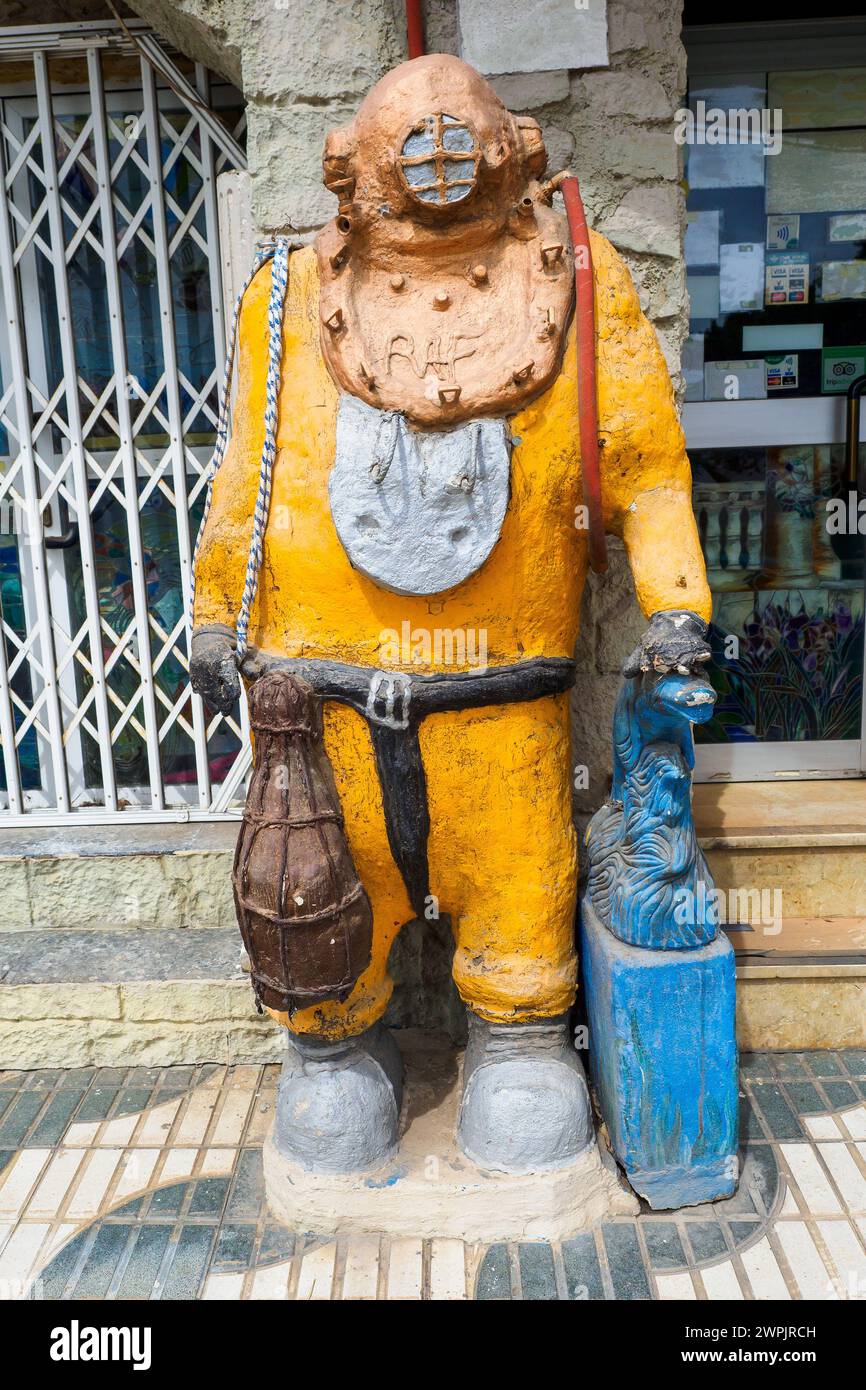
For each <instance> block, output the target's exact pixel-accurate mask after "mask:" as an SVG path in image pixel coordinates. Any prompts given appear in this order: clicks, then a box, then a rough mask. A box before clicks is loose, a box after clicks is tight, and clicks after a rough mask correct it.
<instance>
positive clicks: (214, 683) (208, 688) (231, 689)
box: [189, 623, 241, 714]
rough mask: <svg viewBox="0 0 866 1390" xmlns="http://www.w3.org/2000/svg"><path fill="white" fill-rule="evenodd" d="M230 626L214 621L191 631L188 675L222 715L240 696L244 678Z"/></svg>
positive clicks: (202, 694)
mask: <svg viewBox="0 0 866 1390" xmlns="http://www.w3.org/2000/svg"><path fill="white" fill-rule="evenodd" d="M235 640H236V639H235V634H234V632H233V631H232V629H231V628H228V627H225V628H224V627H222V626H221V625H220V624H218V623H213V624H210V625H208V626H207V627H199V628H196V629H195V630H194V631H193V634H192V650H191V652H190V659H189V678H190V683H191V685H192V688H193V690H194V691H195V693H196V694H197V695H200V696H201V697H202V699H203V700H206V701H207V703H208V704H209V705H212V706H213V707H214V709H218V710H219V711H220V713H221V714H228V713H229V711H230V710H231V708H232V706H233V705H234V704H235V702H236V701H237V700H238V699H239V698H240V693H241V680H240V676H239V675H238V666H237V657H236V652H235Z"/></svg>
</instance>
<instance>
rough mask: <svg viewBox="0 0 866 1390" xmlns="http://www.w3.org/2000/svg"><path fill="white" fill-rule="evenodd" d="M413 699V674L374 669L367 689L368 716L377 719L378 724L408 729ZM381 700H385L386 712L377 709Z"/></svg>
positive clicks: (391, 727) (390, 727) (388, 727)
mask: <svg viewBox="0 0 866 1390" xmlns="http://www.w3.org/2000/svg"><path fill="white" fill-rule="evenodd" d="M411 699H412V678H411V676H407V675H406V674H405V672H403V671H374V672H373V674H372V676H371V677H370V688H369V690H368V691H367V706H366V712H367V718H368V719H373V720H375V722H376V723H377V724H384V725H385V727H386V728H387V729H408V727H409V703H410V701H411ZM379 700H384V702H385V712H384V714H380V713H379V712H378V710H377V709H376V703H377V701H379ZM395 708H396V710H397V712H396V713H395Z"/></svg>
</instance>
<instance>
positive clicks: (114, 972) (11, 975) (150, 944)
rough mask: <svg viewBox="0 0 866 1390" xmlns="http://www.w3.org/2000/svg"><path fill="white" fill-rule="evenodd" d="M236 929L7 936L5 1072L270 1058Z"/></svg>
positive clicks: (266, 1024)
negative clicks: (7, 1069)
mask: <svg viewBox="0 0 866 1390" xmlns="http://www.w3.org/2000/svg"><path fill="white" fill-rule="evenodd" d="M281 1049H282V1037H281V1030H280V1028H279V1027H278V1026H277V1025H276V1024H275V1023H274V1022H273V1021H272V1020H271V1019H270V1018H269V1017H267V1016H260V1015H258V1014H257V1013H256V1009H255V1004H254V1002H253V996H252V991H251V989H250V982H249V976H248V975H247V974H245V973H244V972H243V970H242V968H241V951H240V938H239V936H238V932H237V928H236V927H235V928H232V929H220V928H211V929H208V930H201V929H199V930H197V929H194V928H193V929H190V930H187V931H178V930H176V929H175V930H172V929H169V928H158V927H157V928H151V929H150V930H147V931H145V930H141V929H136V928H130V927H125V928H123V929H122V930H118V931H111V930H106V931H96V930H92V931H81V930H76V929H69V930H66V931H56V930H47V931H20V932H7V933H5V934H4V935H3V936H0V1068H9V1069H15V1068H22V1069H27V1070H30V1069H33V1068H35V1067H81V1066H114V1065H142V1066H151V1065H152V1066H169V1065H171V1064H173V1063H175V1062H177V1063H181V1062H182V1063H192V1062H273V1061H278V1060H279V1058H280V1055H281Z"/></svg>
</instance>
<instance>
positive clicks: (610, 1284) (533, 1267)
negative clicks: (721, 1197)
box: [0, 1051, 866, 1300]
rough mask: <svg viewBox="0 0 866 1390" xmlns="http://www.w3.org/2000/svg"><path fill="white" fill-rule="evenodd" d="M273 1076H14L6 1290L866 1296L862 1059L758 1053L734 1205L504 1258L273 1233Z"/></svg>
mask: <svg viewBox="0 0 866 1390" xmlns="http://www.w3.org/2000/svg"><path fill="white" fill-rule="evenodd" d="M277 1074H278V1068H277V1067H273V1066H266V1067H258V1066H238V1067H231V1068H224V1067H169V1068H165V1069H145V1068H130V1069H128V1070H125V1069H122V1068H121V1069H101V1070H91V1069H86V1070H85V1069H82V1070H73V1071H67V1072H47V1071H40V1072H7V1073H0V1297H2V1298H20V1297H28V1296H29V1297H43V1298H50V1299H57V1298H64V1297H75V1298H99V1299H102V1298H109V1299H110V1298H140V1299H151V1298H163V1299H190V1298H204V1299H239V1298H251V1299H285V1298H289V1299H308V1298H310V1299H328V1298H338V1299H339V1298H344V1299H356V1298H368V1299H373V1298H380V1299H381V1298H390V1299H407V1298H408V1299H418V1298H429V1299H463V1298H473V1297H477V1298H480V1299H509V1298H524V1299H552V1298H560V1299H566V1298H567V1299H610V1298H615V1299H654V1298H660V1299H711V1300H716V1299H719V1300H722V1299H775V1298H792V1299H808V1300H813V1299H835V1298H843V1299H844V1298H866V1051H847V1052H813V1053H805V1054H792V1053H775V1054H770V1053H756V1054H752V1055H750V1056H746V1057H744V1058H743V1067H742V1091H743V1101H742V1105H743V1117H742V1131H743V1140H744V1148H743V1156H742V1157H743V1176H742V1180H741V1183H740V1188H739V1191H738V1192H737V1194H736V1196H735V1197H733V1198H732V1199H731V1200H730V1201H727V1202H722V1203H715V1204H713V1205H712V1206H707V1207H693V1208H689V1209H687V1210H685V1211H682V1212H677V1213H661V1214H653V1213H650V1212H648V1211H647V1212H642V1213H641V1215H640V1216H638V1217H637V1218H636V1219H634V1220H632V1219H629V1218H617V1219H616V1220H613V1221H610V1222H608V1223H606V1224H605V1225H603V1226H601V1227H600V1228H598V1229H597V1230H595V1231H593V1232H588V1233H584V1234H580V1235H577V1236H575V1237H574V1238H573V1239H572V1240H568V1241H563V1242H562V1243H554V1244H548V1243H545V1242H533V1243H524V1244H514V1245H506V1244H499V1245H494V1246H491V1247H488V1248H484V1247H479V1246H469V1245H466V1246H464V1244H463V1243H462V1242H461V1241H456V1240H438V1241H437V1240H434V1241H421V1240H411V1239H406V1240H394V1241H391V1240H388V1239H386V1238H384V1237H383V1238H382V1239H379V1238H376V1237H371V1238H365V1239H354V1240H351V1239H345V1240H344V1239H340V1240H336V1241H335V1240H333V1239H330V1238H327V1237H321V1236H317V1235H316V1234H315V1233H301V1232H295V1233H293V1232H290V1231H288V1230H286V1229H285V1228H284V1227H282V1226H280V1225H278V1224H276V1223H275V1222H274V1221H273V1220H272V1219H271V1218H270V1217H269V1215H268V1212H267V1209H266V1206H265V1202H264V1193H263V1185H262V1170H261V1146H262V1142H263V1140H264V1138H265V1135H266V1133H267V1132H268V1130H269V1127H270V1124H271V1120H272V1114H273V1103H274V1096H275V1089H276V1081H277Z"/></svg>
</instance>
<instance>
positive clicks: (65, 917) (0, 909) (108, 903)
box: [0, 821, 240, 932]
mask: <svg viewBox="0 0 866 1390" xmlns="http://www.w3.org/2000/svg"><path fill="white" fill-rule="evenodd" d="M239 824H240V823H239V821H215V822H187V823H182V824H160V825H153V826H149V825H140V824H139V825H122V826H119V825H111V826H84V827H80V828H79V827H76V826H72V827H66V826H64V827H63V828H61V829H57V830H52V829H37V830H30V829H26V828H25V829H21V830H3V832H2V834H0V932H3V931H6V932H15V931H32V930H41V929H46V928H49V927H50V928H58V927H59V928H63V929H66V930H68V929H73V930H74V929H76V928H84V929H87V928H91V927H99V928H101V929H108V930H121V929H123V928H126V927H131V928H133V929H135V928H137V927H148V928H152V927H166V928H169V927H173V928H176V927H193V928H216V929H229V928H233V927H234V926H235V923H236V918H235V909H234V902H233V900H232V887H231V870H232V858H233V855H234V848H235V841H236V839H237V835H238V829H239Z"/></svg>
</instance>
